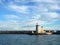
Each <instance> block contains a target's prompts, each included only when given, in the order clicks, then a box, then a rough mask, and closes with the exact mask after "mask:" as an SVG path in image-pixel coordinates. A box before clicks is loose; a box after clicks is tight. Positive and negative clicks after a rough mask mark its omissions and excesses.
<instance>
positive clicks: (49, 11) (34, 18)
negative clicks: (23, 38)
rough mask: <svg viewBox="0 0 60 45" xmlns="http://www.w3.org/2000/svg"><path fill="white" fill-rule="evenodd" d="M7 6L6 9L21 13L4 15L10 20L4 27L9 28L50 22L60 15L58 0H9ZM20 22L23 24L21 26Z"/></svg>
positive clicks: (57, 18)
mask: <svg viewBox="0 0 60 45" xmlns="http://www.w3.org/2000/svg"><path fill="white" fill-rule="evenodd" d="M5 6H6V7H7V8H6V9H9V10H10V11H14V12H17V13H19V15H18V14H16V15H13V14H12V15H10V14H8V15H5V16H4V18H5V19H6V20H10V21H6V22H5V23H6V24H5V23H3V24H2V27H5V26H6V28H9V29H20V28H21V29H30V28H31V27H29V28H27V27H23V26H24V25H26V26H28V25H30V26H31V25H32V26H33V25H35V24H36V23H39V24H41V25H44V24H50V23H53V22H55V21H57V20H59V17H60V14H59V13H57V12H56V10H60V5H59V1H58V0H13V1H12V0H9V1H8V2H7V3H6V4H5ZM21 13H22V14H21ZM20 16H21V17H20ZM20 18H21V19H20ZM14 19H17V20H14ZM11 20H13V21H11ZM15 21H16V22H15ZM19 23H21V25H23V26H22V27H21V26H20V24H19ZM7 25H8V26H7ZM9 25H10V26H9ZM2 27H1V28H2ZM31 29H32V28H31Z"/></svg>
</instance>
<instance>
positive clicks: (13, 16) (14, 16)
mask: <svg viewBox="0 0 60 45" xmlns="http://www.w3.org/2000/svg"><path fill="white" fill-rule="evenodd" d="M5 17H6V18H19V17H18V16H17V15H5Z"/></svg>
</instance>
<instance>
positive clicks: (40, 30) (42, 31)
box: [36, 23, 45, 34]
mask: <svg viewBox="0 0 60 45" xmlns="http://www.w3.org/2000/svg"><path fill="white" fill-rule="evenodd" d="M36 33H37V34H39V33H41V34H42V33H45V31H44V30H43V26H39V25H38V23H37V24H36Z"/></svg>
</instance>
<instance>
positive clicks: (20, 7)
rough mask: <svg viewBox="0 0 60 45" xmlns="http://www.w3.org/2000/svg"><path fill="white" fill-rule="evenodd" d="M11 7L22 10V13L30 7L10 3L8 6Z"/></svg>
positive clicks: (17, 10) (18, 10)
mask: <svg viewBox="0 0 60 45" xmlns="http://www.w3.org/2000/svg"><path fill="white" fill-rule="evenodd" d="M8 7H9V8H10V9H12V10H14V11H16V12H20V13H27V12H28V11H27V10H28V7H27V6H17V5H9V6H8Z"/></svg>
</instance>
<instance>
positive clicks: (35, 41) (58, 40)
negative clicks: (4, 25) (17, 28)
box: [0, 34, 60, 45]
mask: <svg viewBox="0 0 60 45" xmlns="http://www.w3.org/2000/svg"><path fill="white" fill-rule="evenodd" d="M0 45H60V35H27V34H0Z"/></svg>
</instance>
